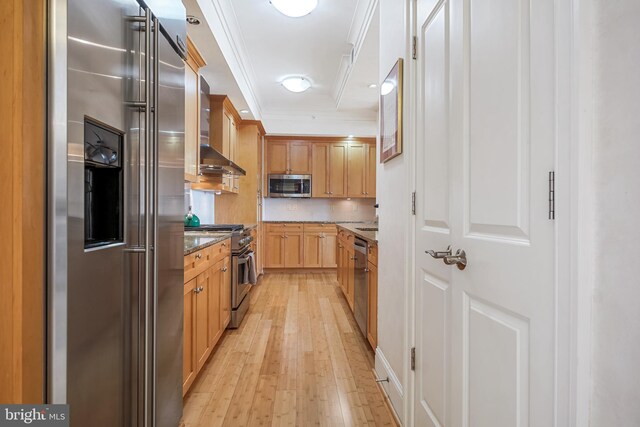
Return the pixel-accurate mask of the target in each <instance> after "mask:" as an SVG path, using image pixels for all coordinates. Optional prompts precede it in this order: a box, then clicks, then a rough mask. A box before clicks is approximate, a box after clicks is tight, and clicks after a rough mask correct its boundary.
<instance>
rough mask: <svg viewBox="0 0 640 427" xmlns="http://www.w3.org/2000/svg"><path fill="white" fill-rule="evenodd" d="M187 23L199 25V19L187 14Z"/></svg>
mask: <svg viewBox="0 0 640 427" xmlns="http://www.w3.org/2000/svg"><path fill="white" fill-rule="evenodd" d="M187 23H188V24H191V25H200V20H199V19H198V18H197V17H195V16H193V15H187Z"/></svg>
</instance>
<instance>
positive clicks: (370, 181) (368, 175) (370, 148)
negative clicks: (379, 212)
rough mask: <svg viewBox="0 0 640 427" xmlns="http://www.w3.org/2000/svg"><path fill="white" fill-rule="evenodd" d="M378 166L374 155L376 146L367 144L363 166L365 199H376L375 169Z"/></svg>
mask: <svg viewBox="0 0 640 427" xmlns="http://www.w3.org/2000/svg"><path fill="white" fill-rule="evenodd" d="M377 165H378V157H377V155H376V145H375V144H367V157H366V165H365V183H364V193H365V194H364V195H365V197H372V198H375V197H376V167H377Z"/></svg>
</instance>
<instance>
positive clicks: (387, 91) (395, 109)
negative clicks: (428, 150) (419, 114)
mask: <svg viewBox="0 0 640 427" xmlns="http://www.w3.org/2000/svg"><path fill="white" fill-rule="evenodd" d="M402 68H403V61H402V58H400V59H398V62H396V65H394V66H393V68H392V69H391V72H389V75H388V76H387V78H386V79H384V82H382V85H381V86H380V163H385V162H386V161H388V160H391V159H393V158H394V157H396V156H398V155H400V154H401V153H402Z"/></svg>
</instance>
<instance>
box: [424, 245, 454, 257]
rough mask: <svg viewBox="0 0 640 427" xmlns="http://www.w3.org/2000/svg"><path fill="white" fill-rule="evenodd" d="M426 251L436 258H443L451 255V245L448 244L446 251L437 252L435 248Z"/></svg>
mask: <svg viewBox="0 0 640 427" xmlns="http://www.w3.org/2000/svg"><path fill="white" fill-rule="evenodd" d="M425 253H427V254H429V255H431V256H432V257H433V258H435V259H442V258H445V257H448V256H451V245H449V246H447V250H446V251H440V252H437V251H434V250H431V249H430V250H428V251H425Z"/></svg>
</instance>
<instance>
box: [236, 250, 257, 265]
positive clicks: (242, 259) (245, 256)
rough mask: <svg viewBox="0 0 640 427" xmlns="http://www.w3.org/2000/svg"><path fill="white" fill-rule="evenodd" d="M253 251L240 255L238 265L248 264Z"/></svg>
mask: <svg viewBox="0 0 640 427" xmlns="http://www.w3.org/2000/svg"><path fill="white" fill-rule="evenodd" d="M252 253H253V251H247V252H245V253H243V254H242V255H238V265H241V264H246V263H247V262H248V261H249V255H250V254H252Z"/></svg>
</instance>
